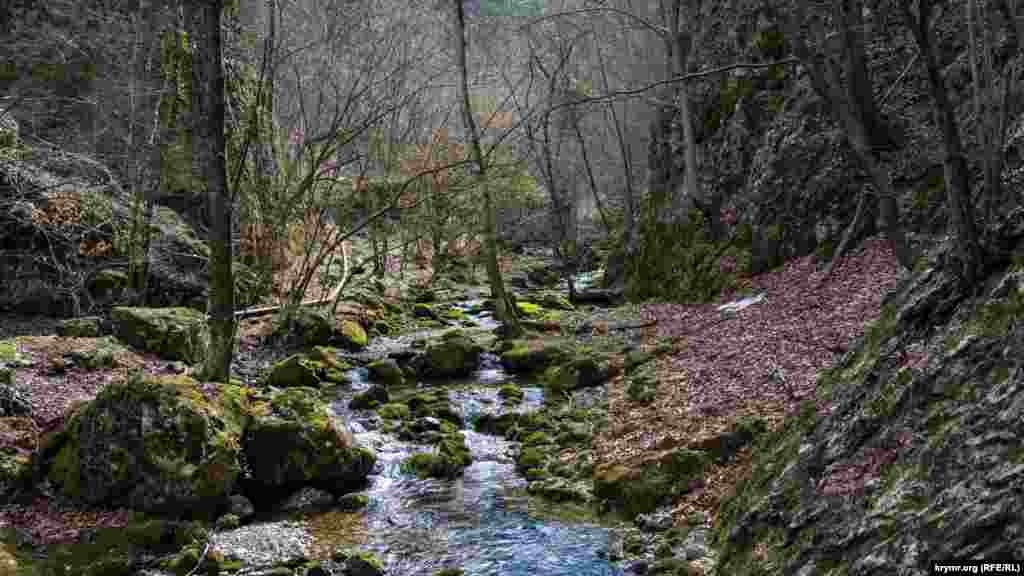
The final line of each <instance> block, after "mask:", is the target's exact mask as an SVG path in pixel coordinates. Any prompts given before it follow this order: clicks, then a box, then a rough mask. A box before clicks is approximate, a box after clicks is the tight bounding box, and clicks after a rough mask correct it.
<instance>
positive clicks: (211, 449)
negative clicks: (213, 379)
mask: <svg viewBox="0 0 1024 576" xmlns="http://www.w3.org/2000/svg"><path fill="white" fill-rule="evenodd" d="M249 396H250V391H249V390H248V389H246V388H240V387H238V386H234V385H217V386H204V385H201V384H199V383H198V382H196V381H194V380H192V379H190V378H187V377H184V376H176V377H156V376H141V375H132V376H131V377H129V378H128V379H127V380H123V381H118V382H114V383H112V384H110V385H108V386H107V387H106V388H104V389H103V390H102V391H101V392H100V393H99V394H98V395H97V396H96V398H95V400H93V401H92V402H89V403H88V404H86V405H84V407H83V408H81V409H79V410H78V411H77V412H76V413H75V414H74V415H73V416H72V417H71V418H69V419H68V421H67V423H66V424H65V425H64V427H63V428H62V429H61V430H60V431H59V432H58V433H56V434H55V435H52V436H51V437H49V438H48V439H47V441H46V442H45V443H44V446H43V448H42V449H41V450H40V452H39V454H38V463H39V466H38V467H37V468H38V470H39V471H40V473H41V474H45V476H46V477H47V478H48V479H49V480H50V481H51V482H52V483H53V484H54V486H55V487H56V488H57V490H58V491H59V492H61V493H62V494H64V495H65V496H67V497H69V498H71V499H74V500H78V501H81V502H86V503H89V504H102V505H107V506H125V507H129V508H133V509H137V510H144V511H150V512H160V513H170V514H189V513H191V514H198V515H202V514H205V513H211V512H213V511H215V510H216V509H217V508H218V507H219V506H220V505H221V504H223V503H225V502H226V501H227V498H228V495H229V494H231V492H232V488H233V487H234V485H235V481H236V480H237V479H238V476H239V473H240V471H241V468H240V464H239V462H240V460H239V454H240V439H241V438H240V437H241V434H242V431H243V429H244V427H245V425H246V423H247V420H248V406H249Z"/></svg>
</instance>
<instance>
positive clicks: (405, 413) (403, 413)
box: [377, 402, 411, 420]
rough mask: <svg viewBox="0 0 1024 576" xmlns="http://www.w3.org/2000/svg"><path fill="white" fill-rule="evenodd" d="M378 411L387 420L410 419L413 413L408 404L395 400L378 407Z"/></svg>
mask: <svg viewBox="0 0 1024 576" xmlns="http://www.w3.org/2000/svg"><path fill="white" fill-rule="evenodd" d="M377 413H378V414H380V417H381V418H384V419H385V420H408V419H409V416H410V415H411V411H410V410H409V407H408V406H407V405H405V404H399V403H394V402H393V403H390V404H384V405H383V406H381V407H380V408H378V409H377Z"/></svg>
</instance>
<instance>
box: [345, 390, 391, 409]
mask: <svg viewBox="0 0 1024 576" xmlns="http://www.w3.org/2000/svg"><path fill="white" fill-rule="evenodd" d="M390 398H391V395H390V394H388V389H387V388H385V387H384V386H381V385H380V384H374V385H373V386H370V388H369V389H367V390H366V391H365V392H360V393H359V394H356V395H355V396H354V397H353V398H352V400H350V401H349V403H348V407H349V408H351V409H353V410H372V409H373V408H376V407H377V406H380V405H381V404H386V403H387V402H388V400H389V399H390Z"/></svg>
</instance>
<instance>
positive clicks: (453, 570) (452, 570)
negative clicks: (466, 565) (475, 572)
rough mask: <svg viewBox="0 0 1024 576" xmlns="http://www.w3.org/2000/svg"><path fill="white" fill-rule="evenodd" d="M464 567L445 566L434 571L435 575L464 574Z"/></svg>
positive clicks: (461, 575)
mask: <svg viewBox="0 0 1024 576" xmlns="http://www.w3.org/2000/svg"><path fill="white" fill-rule="evenodd" d="M464 574H465V572H463V571H462V568H445V569H443V570H438V571H437V572H434V576H464Z"/></svg>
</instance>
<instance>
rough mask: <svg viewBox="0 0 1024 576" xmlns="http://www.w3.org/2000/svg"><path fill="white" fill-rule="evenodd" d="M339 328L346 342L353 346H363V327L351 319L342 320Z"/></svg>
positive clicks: (364, 334)
mask: <svg viewBox="0 0 1024 576" xmlns="http://www.w3.org/2000/svg"><path fill="white" fill-rule="evenodd" d="M339 330H340V332H341V334H342V336H344V337H345V339H346V341H347V344H348V345H349V346H351V347H353V348H365V347H366V344H367V336H366V331H365V330H363V327H362V326H360V325H359V324H357V323H355V322H353V321H351V320H343V321H342V322H341V326H339Z"/></svg>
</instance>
